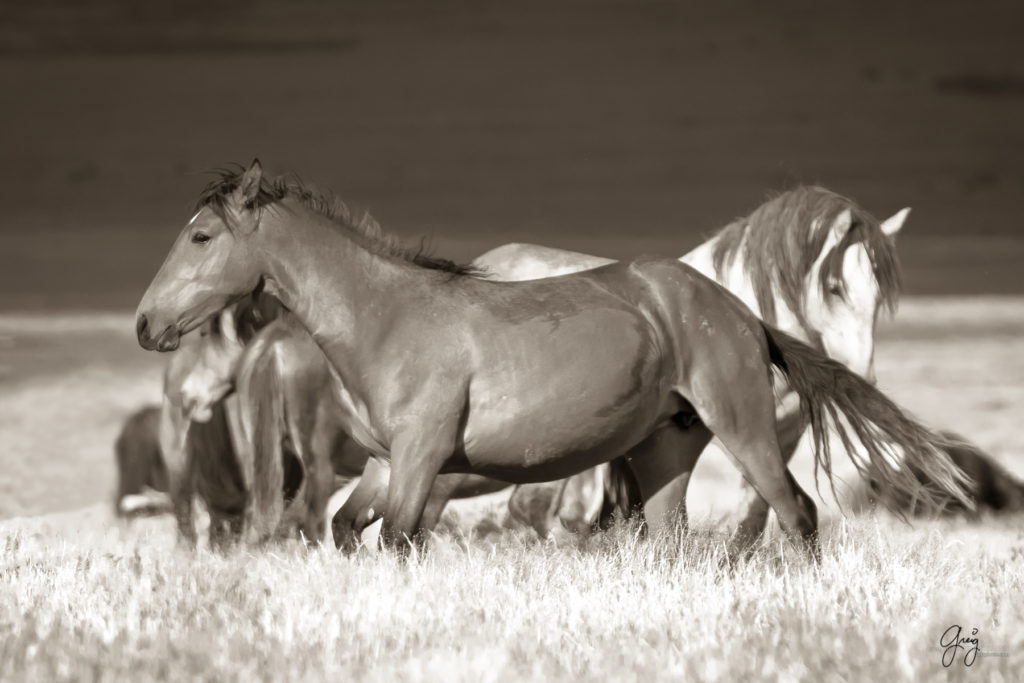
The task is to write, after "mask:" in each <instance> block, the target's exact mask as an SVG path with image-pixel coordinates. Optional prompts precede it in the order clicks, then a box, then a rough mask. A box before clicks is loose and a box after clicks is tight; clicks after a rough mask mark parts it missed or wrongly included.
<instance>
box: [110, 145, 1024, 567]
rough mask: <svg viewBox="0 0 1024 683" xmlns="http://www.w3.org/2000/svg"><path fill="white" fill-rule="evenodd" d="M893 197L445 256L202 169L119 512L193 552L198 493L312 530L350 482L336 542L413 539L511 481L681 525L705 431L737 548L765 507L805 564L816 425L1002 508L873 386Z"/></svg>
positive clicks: (812, 201)
mask: <svg viewBox="0 0 1024 683" xmlns="http://www.w3.org/2000/svg"><path fill="white" fill-rule="evenodd" d="M908 211H909V210H908V209H904V210H902V211H900V212H898V213H897V214H895V215H894V216H892V217H891V218H889V219H887V220H885V221H882V222H879V221H877V220H875V219H874V218H873V217H872V216H871V215H869V214H868V213H867V212H865V211H863V210H862V209H861V208H860V207H859V206H857V204H856V203H854V202H853V201H851V200H849V199H847V198H845V197H842V196H840V195H838V194H835V193H833V192H830V191H828V190H825V189H822V188H819V187H801V188H798V189H796V190H793V191H790V192H786V193H783V194H781V195H779V196H777V197H775V198H773V199H771V200H770V201H768V202H767V203H765V204H764V205H762V206H761V207H759V208H758V209H757V210H755V211H754V212H753V213H752V214H750V215H749V216H747V217H745V218H742V219H739V220H737V221H735V222H733V223H732V224H730V225H728V226H726V227H725V228H724V229H722V230H720V231H719V232H718V233H717V234H715V235H714V236H713V237H712V238H711V239H709V240H708V241H706V242H705V243H704V244H702V245H700V246H699V247H697V248H696V249H695V250H693V251H692V252H690V253H688V254H686V255H684V256H682V257H681V258H679V259H651V258H644V259H637V260H634V261H631V262H628V263H615V262H612V261H610V260H608V259H603V258H599V257H594V256H588V255H586V254H580V253H575V252H568V251H562V250H556V249H551V248H547V247H541V246H536V245H528V244H512V245H506V246H503V247H498V248H496V249H493V250H491V251H489V252H487V253H485V254H483V255H482V256H480V257H478V258H477V259H476V260H475V261H473V263H472V264H469V265H458V264H455V263H452V262H451V261H447V260H444V259H437V258H432V257H429V256H427V255H425V254H423V253H421V252H418V251H413V250H409V249H406V248H404V247H402V246H401V245H400V244H399V243H398V242H397V241H396V240H394V239H393V238H390V237H388V236H387V235H385V234H384V233H383V231H382V230H381V229H380V227H379V226H378V225H377V224H376V223H375V222H373V221H372V219H370V218H369V217H367V216H364V217H363V218H361V219H355V218H354V217H353V216H352V215H351V214H350V212H349V211H348V209H347V208H346V207H345V206H344V204H342V203H341V202H339V201H337V200H334V199H330V198H326V197H324V196H322V195H320V194H317V193H315V192H313V191H312V190H310V189H309V188H308V187H306V186H304V185H302V184H301V183H299V182H298V181H295V180H292V179H287V178H278V179H274V180H270V179H267V178H265V177H264V175H263V170H262V167H261V165H260V164H259V162H258V161H254V162H253V163H252V164H251V165H250V166H249V167H248V168H246V169H243V168H239V169H238V170H237V171H226V172H223V173H221V174H220V175H219V177H218V178H217V180H216V181H215V182H213V183H212V184H211V185H210V186H209V187H208V188H207V189H206V190H205V191H204V192H203V194H202V195H201V197H200V199H199V202H198V205H197V209H196V214H195V216H194V217H193V218H192V220H191V221H190V222H189V223H188V224H187V225H186V226H185V228H184V229H183V230H182V232H181V234H180V236H179V237H178V239H177V241H176V242H175V244H174V245H173V247H172V249H171V252H170V253H169V254H168V256H167V259H166V260H165V262H164V264H163V266H162V267H161V268H160V270H159V272H158V273H157V274H156V276H155V278H154V280H153V282H152V283H151V284H150V286H149V288H148V290H147V291H146V293H145V295H144V296H143V298H142V301H141V303H140V304H139V309H138V314H137V325H136V333H137V336H138V340H139V343H140V344H141V345H142V346H143V347H144V348H146V349H155V350H159V351H167V352H171V351H173V353H171V354H170V358H169V361H168V363H167V366H166V370H165V374H164V391H163V402H162V405H161V406H159V407H155V406H154V407H149V408H145V409H143V410H141V411H140V412H138V413H137V414H136V415H134V416H132V417H131V418H130V419H129V420H128V421H127V423H126V424H125V426H124V428H123V430H122V433H121V436H120V437H119V439H118V442H117V445H116V453H117V461H118V468H119V475H120V476H119V478H120V484H119V487H118V494H117V504H116V507H117V510H118V511H119V513H121V514H130V513H131V512H132V511H134V510H137V509H139V507H140V506H141V507H143V508H147V507H148V508H150V509H152V508H153V507H154V506H155V507H156V508H158V509H165V508H169V509H171V510H172V511H173V512H174V514H175V516H176V518H177V522H178V529H179V532H180V534H181V536H182V537H183V538H185V539H187V540H189V541H191V542H194V541H195V540H196V532H195V524H194V520H193V518H192V515H193V512H192V511H193V502H194V499H195V498H196V497H198V498H200V499H202V500H203V502H204V503H205V505H206V508H207V509H208V511H209V514H210V520H211V523H210V540H211V542H212V543H214V544H218V545H220V544H224V543H229V542H233V541H237V540H245V541H246V542H260V541H264V540H267V539H269V538H272V537H275V536H281V535H291V534H294V533H296V532H297V531H298V532H301V533H302V534H303V535H304V536H305V537H306V538H307V539H309V540H313V541H318V540H320V539H321V538H322V536H323V534H324V533H325V528H326V520H325V510H326V505H327V499H328V497H329V496H330V495H331V494H332V493H333V492H334V491H335V490H336V489H337V487H338V486H339V484H341V483H344V482H345V481H348V480H353V479H356V478H358V484H357V485H356V487H355V489H354V490H353V492H352V494H351V495H350V496H349V498H348V500H347V501H346V502H345V504H344V505H343V506H342V507H341V509H340V510H339V511H338V512H337V513H336V515H335V516H334V519H333V520H332V523H331V532H332V535H333V538H334V541H335V543H336V544H337V545H338V546H339V547H344V548H346V549H351V548H353V547H354V546H355V544H356V543H357V542H358V539H359V533H360V532H361V531H362V530H363V529H364V528H365V527H366V526H367V525H368V524H370V523H372V522H374V521H376V520H377V519H381V518H382V519H383V526H382V530H381V539H382V542H383V543H385V544H388V545H391V546H394V547H397V548H406V547H408V543H409V542H416V541H417V540H418V539H419V538H420V537H421V536H420V534H419V532H420V531H421V530H425V529H426V530H429V529H431V528H432V527H433V526H434V525H435V524H436V523H437V521H438V519H439V517H440V514H441V512H442V510H443V509H444V506H445V504H446V503H447V502H448V501H449V500H450V499H452V498H459V497H467V496H475V495H479V494H482V493H487V492H493V491H497V490H500V489H503V488H506V487H509V486H515V490H514V491H513V493H512V496H511V498H510V502H509V508H510V512H511V513H512V515H513V517H516V518H518V519H519V520H521V521H523V522H526V523H527V524H529V525H531V526H533V527H534V528H535V529H536V530H537V531H538V533H540V534H541V535H543V536H546V535H549V534H560V533H565V532H566V530H569V531H575V532H587V531H589V530H590V529H592V528H594V527H596V526H598V525H601V526H604V525H606V524H607V523H608V521H609V520H610V519H611V518H612V517H613V516H614V515H615V514H619V515H628V514H630V513H632V512H633V511H634V510H635V509H637V508H642V514H643V515H644V518H645V521H646V524H647V526H648V528H649V529H650V530H651V531H653V532H657V531H659V530H661V529H664V528H666V527H668V526H670V525H673V524H677V523H679V521H680V520H682V522H683V523H685V520H686V506H685V503H686V498H685V497H686V489H687V486H688V484H689V479H690V474H691V473H692V471H693V468H694V466H695V464H696V462H697V459H698V457H699V456H700V454H701V452H702V451H703V450H704V448H705V447H706V446H707V444H708V442H709V441H710V440H711V438H712V437H717V438H718V440H719V441H720V442H721V444H722V445H723V446H724V450H725V452H726V453H727V454H728V455H730V456H731V458H732V460H733V462H734V463H735V464H736V465H737V467H738V468H739V470H740V472H741V473H742V474H743V478H744V481H745V486H746V487H747V493H746V496H745V502H744V506H745V510H744V511H743V514H742V521H741V522H740V524H739V527H738V528H737V530H736V531H735V533H734V534H733V536H732V539H731V541H730V544H729V553H730V556H731V557H736V556H740V555H743V554H744V553H747V552H749V550H750V549H751V548H752V547H753V545H754V543H755V541H756V540H757V539H758V538H759V536H760V535H761V533H762V532H763V530H764V528H765V525H766V521H767V515H768V512H769V510H770V509H771V510H774V511H775V513H776V516H777V518H778V521H779V524H780V526H781V528H782V529H783V531H784V532H785V533H786V534H787V536H788V537H789V538H791V539H792V540H793V541H794V542H795V543H797V544H798V545H800V546H802V547H805V548H806V549H807V550H808V551H809V552H811V553H812V554H814V555H817V552H818V540H817V513H816V508H815V504H814V502H813V501H812V500H811V498H810V496H808V495H807V494H806V493H805V492H804V491H803V490H802V489H801V487H800V485H799V484H798V483H797V481H796V480H795V478H794V477H793V476H792V475H791V474H790V473H789V471H788V469H787V464H788V462H789V459H790V458H791V456H792V455H793V452H794V450H795V449H796V446H797V443H798V441H799V440H800V438H801V436H802V434H803V433H804V431H805V429H806V428H807V427H810V429H811V433H812V436H813V444H814V457H815V467H816V471H817V470H818V469H819V468H820V469H821V470H822V471H823V472H824V473H825V475H826V477H827V478H828V480H829V481H832V456H831V448H830V435H831V434H835V435H836V436H838V439H839V441H840V442H841V443H842V445H843V446H844V450H845V451H846V452H847V454H848V456H849V457H850V458H851V459H852V461H853V463H854V465H855V467H856V469H857V471H858V473H859V474H860V475H861V476H862V478H863V479H864V481H865V482H866V483H867V484H868V485H869V486H870V487H871V489H872V491H873V493H874V495H875V496H876V497H877V498H878V500H880V501H882V502H883V503H885V504H886V505H888V506H890V507H892V508H894V509H897V510H898V511H901V512H906V511H911V512H918V511H929V510H943V509H945V510H951V509H959V510H974V509H977V508H980V507H990V508H992V509H996V510H1013V509H1018V508H1020V507H1022V506H1024V486H1022V485H1021V484H1020V483H1019V482H1017V481H1016V480H1015V479H1014V478H1013V477H1012V476H1011V475H1010V474H1009V473H1008V472H1006V471H1005V470H1003V469H1002V468H1000V467H999V466H998V465H997V464H996V463H994V461H992V460H991V458H990V457H988V456H987V455H985V454H984V453H982V452H980V451H979V450H977V449H976V448H974V447H972V446H970V445H969V444H967V443H966V442H965V441H963V440H962V439H961V438H959V437H956V436H955V435H952V434H950V433H947V432H936V431H932V430H930V429H928V428H926V427H924V426H922V425H920V424H919V423H917V422H916V421H915V420H914V419H912V418H910V417H909V416H907V415H906V414H905V413H904V412H902V411H901V410H900V408H899V407H898V406H896V405H895V404H893V403H892V402H891V401H890V400H889V399H888V398H886V397H885V396H884V395H883V394H882V393H881V392H880V391H879V390H878V389H877V388H875V387H874V333H875V324H876V321H877V318H878V315H879V312H880V311H881V310H882V309H884V308H888V309H893V308H894V307H895V305H896V302H897V299H898V296H899V282H900V280H899V269H898V261H897V258H896V252H895V246H894V244H895V243H894V240H895V237H896V234H897V233H898V232H899V230H900V228H901V227H902V225H903V223H904V221H905V219H906V217H907V214H908ZM147 490H148V491H149V492H148V493H145V492H146V491H147ZM154 491H156V492H161V491H162V492H167V493H168V494H169V496H168V498H169V504H165V503H164V502H163V501H165V500H167V498H161V497H160V496H159V495H155V494H154V493H153V492H154Z"/></svg>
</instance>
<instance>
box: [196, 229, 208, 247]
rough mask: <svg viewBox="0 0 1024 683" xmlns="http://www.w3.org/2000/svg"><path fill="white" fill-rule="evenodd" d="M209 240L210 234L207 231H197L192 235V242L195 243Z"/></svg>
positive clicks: (204, 242)
mask: <svg viewBox="0 0 1024 683" xmlns="http://www.w3.org/2000/svg"><path fill="white" fill-rule="evenodd" d="M209 241H210V236H209V235H207V234H206V233H205V232H197V233H195V234H193V235H192V243H193V244H206V243H207V242H209Z"/></svg>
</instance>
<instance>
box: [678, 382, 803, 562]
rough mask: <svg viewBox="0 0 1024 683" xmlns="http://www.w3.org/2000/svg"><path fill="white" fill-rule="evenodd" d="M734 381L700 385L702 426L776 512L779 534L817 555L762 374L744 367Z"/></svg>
mask: <svg viewBox="0 0 1024 683" xmlns="http://www.w3.org/2000/svg"><path fill="white" fill-rule="evenodd" d="M739 370H740V371H739V372H738V373H737V374H738V376H735V377H724V378H723V377H719V378H715V379H716V381H713V382H708V381H703V382H701V384H700V385H701V386H703V387H708V388H710V390H709V391H708V392H706V393H705V395H703V396H701V397H700V398H698V399H696V400H695V401H694V402H695V404H697V405H699V406H700V408H699V412H700V414H701V418H702V419H703V420H704V423H705V424H706V425H707V426H708V428H709V429H711V431H712V432H713V433H714V435H715V436H717V437H718V438H719V439H720V440H721V442H722V444H723V445H725V448H726V451H727V452H728V453H729V455H730V456H731V457H732V459H733V462H735V463H736V466H737V467H738V468H739V470H740V472H741V473H742V474H743V478H744V479H746V480H747V482H749V483H750V485H751V486H753V487H754V489H755V490H756V491H757V493H758V494H759V495H760V496H761V497H762V498H764V499H765V501H766V502H767V503H768V505H770V506H771V508H772V509H773V510H775V514H776V516H777V517H778V519H779V524H780V525H781V526H782V529H783V531H785V532H786V534H787V535H788V536H789V537H790V538H791V539H793V540H794V541H798V542H799V541H801V540H802V541H804V542H806V543H807V544H809V546H810V548H811V550H812V552H814V554H815V556H817V554H818V543H817V511H816V509H815V507H814V502H813V501H812V500H811V499H810V498H809V497H808V496H807V495H806V494H805V493H804V492H803V491H802V490H801V489H800V487H799V486H797V485H796V480H794V479H793V477H792V476H791V475H790V474H789V472H788V471H787V470H786V465H785V464H784V463H783V462H782V454H781V452H780V450H779V442H778V437H777V436H776V434H775V401H774V397H773V396H772V389H771V381H770V379H769V377H768V374H767V371H766V369H765V368H764V367H763V366H761V367H757V366H756V365H745V366H742V368H740V369H739ZM748 547H749V539H748V538H745V537H741V538H737V537H735V536H734V538H733V541H732V542H730V546H729V554H730V556H731V557H736V556H737V555H738V554H739V553H741V552H742V551H744V550H746V549H747V548H748Z"/></svg>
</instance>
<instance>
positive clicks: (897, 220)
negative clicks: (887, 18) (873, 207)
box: [879, 206, 910, 237]
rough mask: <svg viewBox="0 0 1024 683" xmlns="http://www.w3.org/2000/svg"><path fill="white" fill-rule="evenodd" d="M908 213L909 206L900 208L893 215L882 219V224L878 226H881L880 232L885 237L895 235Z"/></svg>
mask: <svg viewBox="0 0 1024 683" xmlns="http://www.w3.org/2000/svg"><path fill="white" fill-rule="evenodd" d="M908 215H910V207H909V206H908V207H907V208H905V209H900V210H899V211H897V212H896V213H894V214H893V215H891V216H889V217H888V218H886V219H885V220H884V221H882V225H881V226H879V227H881V228H882V232H883V233H884V234H885V236H886V237H896V233H898V232H899V231H900V228H902V227H903V224H904V223H905V222H906V220H907V216H908Z"/></svg>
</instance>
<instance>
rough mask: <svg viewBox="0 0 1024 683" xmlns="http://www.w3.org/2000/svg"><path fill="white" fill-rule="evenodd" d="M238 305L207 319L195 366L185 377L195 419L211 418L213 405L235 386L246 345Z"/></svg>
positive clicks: (185, 398)
mask: <svg viewBox="0 0 1024 683" xmlns="http://www.w3.org/2000/svg"><path fill="white" fill-rule="evenodd" d="M236 307H237V304H236V305H235V306H230V307H228V308H225V309H224V310H223V311H221V313H220V315H218V316H216V317H213V318H211V319H209V320H207V321H206V322H205V323H203V324H202V325H201V326H200V328H199V340H198V343H197V345H196V351H195V355H194V359H193V363H192V366H191V368H189V369H188V371H187V372H186V373H185V375H184V377H183V378H182V379H181V399H182V405H183V407H184V409H185V414H186V415H188V416H189V417H190V419H192V420H193V421H195V422H207V421H209V419H210V418H211V417H212V416H213V406H214V404H216V403H217V402H218V401H220V400H221V399H223V398H224V397H225V396H227V395H228V394H229V393H231V392H232V391H233V390H234V387H235V373H236V371H237V369H238V361H239V360H240V359H241V357H242V352H243V351H244V350H245V345H244V344H243V343H242V342H240V341H239V339H238V331H237V329H236V326H235V309H236Z"/></svg>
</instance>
